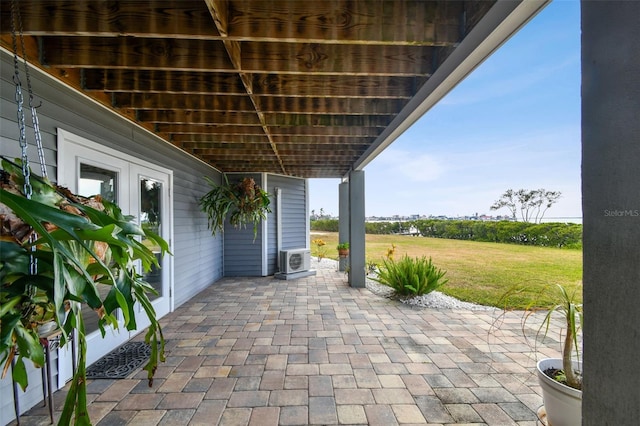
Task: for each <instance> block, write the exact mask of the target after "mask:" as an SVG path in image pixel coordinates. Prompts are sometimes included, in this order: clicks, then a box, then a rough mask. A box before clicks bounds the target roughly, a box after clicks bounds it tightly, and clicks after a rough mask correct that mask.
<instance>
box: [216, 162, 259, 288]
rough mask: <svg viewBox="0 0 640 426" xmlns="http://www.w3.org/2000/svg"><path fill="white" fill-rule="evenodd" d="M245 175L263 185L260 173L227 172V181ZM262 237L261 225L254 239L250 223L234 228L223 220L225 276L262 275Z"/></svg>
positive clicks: (235, 179) (234, 180)
mask: <svg viewBox="0 0 640 426" xmlns="http://www.w3.org/2000/svg"><path fill="white" fill-rule="evenodd" d="M245 177H252V178H253V179H254V180H255V181H256V183H257V184H258V185H260V186H261V187H263V184H262V176H261V175H260V174H256V173H253V174H252V173H238V174H236V173H230V174H227V179H228V180H229V183H234V182H237V181H239V180H241V179H243V178H245ZM263 188H264V187H263ZM262 238H263V235H262V226H259V227H258V234H257V236H256V239H255V241H254V239H253V225H252V224H248V225H247V227H246V228H234V227H233V226H232V225H231V224H229V222H228V221H227V222H225V226H224V275H225V276H226V277H259V276H262Z"/></svg>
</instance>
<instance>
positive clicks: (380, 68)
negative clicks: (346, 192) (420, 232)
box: [0, 0, 493, 178]
mask: <svg viewBox="0 0 640 426" xmlns="http://www.w3.org/2000/svg"><path fill="white" fill-rule="evenodd" d="M18 5H19V7H20V14H21V17H22V27H23V32H24V35H25V36H26V38H25V42H26V46H27V56H28V57H29V59H31V60H32V61H33V62H34V64H35V65H36V66H39V67H41V68H42V69H44V70H45V71H46V72H48V73H50V74H51V75H53V76H54V77H56V78H58V79H60V80H62V81H63V82H65V83H66V84H68V85H71V86H73V87H75V88H77V89H79V90H81V91H82V92H84V93H85V94H87V95H89V96H91V97H93V98H95V99H96V100H98V101H99V102H101V103H103V104H105V105H107V106H109V107H110V108H113V109H114V110H116V111H117V112H119V113H120V114H122V115H123V116H125V117H126V118H128V119H130V120H133V121H135V122H136V123H138V124H140V125H141V126H143V127H145V128H147V129H148V130H150V131H152V132H154V133H156V134H157V135H158V136H160V137H162V138H163V139H165V140H167V141H169V142H171V143H172V144H174V145H176V146H177V147H179V148H181V149H183V150H185V151H187V152H189V153H191V154H193V155H195V156H197V157H199V158H201V159H202V160H204V161H205V162H207V163H209V164H211V165H213V166H215V167H216V168H218V169H219V170H221V171H224V172H272V173H279V174H285V175H292V176H300V177H308V178H312V177H341V176H343V175H345V174H346V173H347V172H348V171H349V170H351V169H352V167H353V164H354V163H355V162H356V161H357V160H358V159H359V158H361V157H362V156H363V154H364V152H365V151H366V150H367V148H369V147H370V146H371V144H372V143H373V142H374V141H375V140H376V138H377V137H378V136H379V135H380V134H381V133H382V132H383V130H384V129H385V128H386V127H387V126H388V125H389V123H391V121H392V120H393V119H394V117H396V116H397V115H398V113H399V112H400V111H401V110H402V108H403V107H404V106H405V105H406V104H407V103H408V102H409V100H410V99H411V98H412V97H413V96H414V95H415V94H416V93H417V91H418V90H419V89H420V87H421V86H422V85H423V84H424V83H425V82H426V81H427V80H428V79H429V77H430V76H431V75H432V74H433V73H434V71H435V70H436V69H437V68H438V66H440V65H441V64H442V62H443V61H444V60H445V59H446V58H447V56H448V55H449V54H450V53H451V52H452V51H453V50H454V49H455V48H456V46H457V45H458V44H459V43H460V42H461V40H462V39H463V38H464V37H465V36H466V35H467V34H468V33H469V31H470V30H471V29H472V28H473V27H474V25H475V24H476V23H477V22H478V21H479V20H480V19H481V18H482V17H483V16H484V15H485V14H486V12H487V11H488V10H489V9H490V8H491V6H492V5H493V2H492V1H475V0H474V1H451V0H445V1H422V0H408V1H403V0H251V1H243V0H181V1H171V0H148V1H144V0H122V1H112V0H110V1H102V0H89V1H87V0H64V1H63V0H22V1H19V2H18ZM1 15H2V16H1V19H2V21H1V25H0V28H1V31H2V38H1V41H2V45H3V46H4V47H5V48H7V49H9V50H11V49H12V41H11V35H10V33H9V31H10V29H11V2H10V1H8V0H2V8H1Z"/></svg>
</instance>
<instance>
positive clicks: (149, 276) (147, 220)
mask: <svg viewBox="0 0 640 426" xmlns="http://www.w3.org/2000/svg"><path fill="white" fill-rule="evenodd" d="M139 214H140V225H141V226H142V228H143V229H148V230H150V231H151V232H153V233H155V234H158V235H160V236H161V237H164V236H163V235H162V226H161V225H162V182H158V181H156V180H153V179H147V178H142V179H140V212H139ZM142 243H143V244H144V245H145V246H147V247H148V248H149V250H151V251H152V252H153V254H154V255H155V256H156V258H157V259H158V262H160V261H161V257H160V253H161V252H160V247H159V246H157V245H155V244H154V243H153V241H151V240H148V239H145V238H143V240H142ZM144 280H145V281H147V282H148V283H149V284H150V285H151V286H152V287H153V288H154V289H155V290H156V291H157V292H158V295H149V299H151V300H155V299H157V298H159V297H162V296H163V294H162V273H161V271H160V269H159V268H157V267H155V266H152V267H151V270H150V271H149V272H147V273H146V274H144Z"/></svg>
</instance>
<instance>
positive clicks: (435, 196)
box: [309, 0, 582, 218]
mask: <svg viewBox="0 0 640 426" xmlns="http://www.w3.org/2000/svg"><path fill="white" fill-rule="evenodd" d="M579 5H580V4H579V1H578V0H555V1H553V2H552V3H551V4H549V5H548V6H547V7H546V8H545V9H544V10H542V11H541V12H540V13H539V14H538V15H537V16H536V17H535V18H533V19H532V20H531V21H530V22H529V23H528V24H527V25H525V27H523V28H522V29H521V30H520V31H519V32H518V33H516V34H515V35H514V36H513V37H512V38H511V39H510V40H508V41H507V42H506V43H505V44H504V45H502V47H500V48H499V49H498V50H497V51H496V52H494V54H493V55H492V56H491V57H489V58H488V59H487V60H486V61H485V62H484V63H482V64H481V65H480V66H479V67H478V68H476V70H474V71H473V72H472V73H471V74H470V75H469V76H468V77H467V78H466V79H465V80H464V81H462V82H461V83H460V84H458V86H456V88H454V89H453V90H452V91H451V92H449V94H448V95H447V96H446V97H444V98H443V99H442V100H441V101H440V102H439V103H438V104H437V105H436V106H435V107H433V108H432V109H431V110H429V111H428V112H427V113H426V114H425V115H424V116H422V118H420V119H419V120H418V121H417V122H416V123H415V124H414V125H413V126H412V127H411V128H410V129H408V130H407V131H406V132H405V133H404V134H402V135H401V136H400V137H399V138H398V139H396V141H395V142H393V143H392V144H391V146H389V147H388V148H387V149H386V150H385V151H383V152H382V154H380V155H379V156H378V157H376V158H375V159H374V160H373V161H372V162H371V163H369V164H368V165H367V166H366V167H365V168H364V171H365V215H366V216H392V215H396V214H397V215H413V214H419V215H427V216H429V215H433V216H439V215H446V216H452V217H457V216H470V215H474V214H476V213H478V214H489V215H498V214H503V215H507V214H509V212H508V210H507V209H502V210H498V211H491V210H490V209H489V207H490V206H491V205H492V204H493V203H494V202H495V201H496V200H498V199H499V198H500V196H501V195H502V194H503V193H504V192H505V191H506V190H507V189H514V190H517V189H520V188H524V189H538V188H544V189H547V190H550V191H560V192H561V193H562V197H561V198H560V199H559V200H558V202H557V203H556V204H555V205H554V206H553V207H552V208H551V209H550V210H549V211H548V212H547V215H546V216H547V217H548V218H553V217H557V218H564V217H582V207H581V195H580V185H581V183H580V149H581V147H580V10H579ZM339 182H340V181H339V179H310V180H309V188H310V209H311V210H315V212H316V213H318V212H319V211H320V209H323V211H324V213H325V214H331V215H333V216H337V215H338V184H339Z"/></svg>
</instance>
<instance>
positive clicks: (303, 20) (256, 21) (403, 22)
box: [207, 0, 465, 46]
mask: <svg viewBox="0 0 640 426" xmlns="http://www.w3.org/2000/svg"><path fill="white" fill-rule="evenodd" d="M207 1H209V0H207ZM228 7H229V11H228V14H229V16H231V17H232V18H231V22H232V25H230V26H229V28H228V30H227V37H228V38H229V39H237V40H264V41H281V40H285V41H290V42H299V41H301V40H304V41H308V42H316V43H331V42H335V41H340V42H341V43H362V44H369V43H372V44H390V45H406V44H410V45H416V44H424V45H431V46H441V45H450V44H451V43H457V42H459V41H460V39H461V27H462V25H461V22H462V17H463V14H464V11H465V1H441V2H434V1H421V0H416V1H402V2H400V1H396V0H360V1H349V0H329V1H314V2H313V7H312V8H310V7H309V0H253V1H243V0H233V1H229V4H228Z"/></svg>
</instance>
